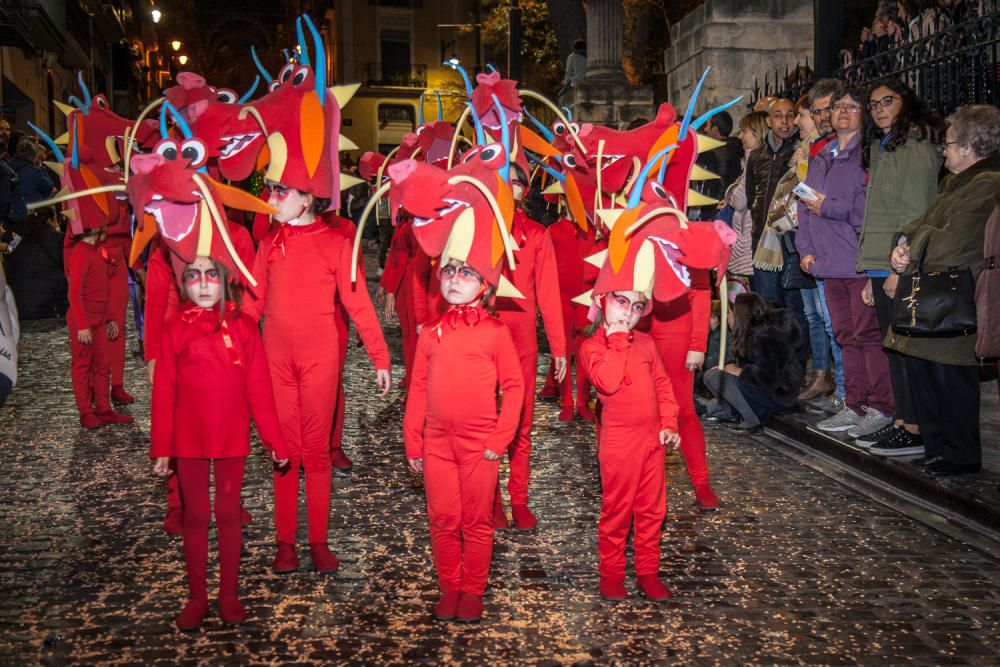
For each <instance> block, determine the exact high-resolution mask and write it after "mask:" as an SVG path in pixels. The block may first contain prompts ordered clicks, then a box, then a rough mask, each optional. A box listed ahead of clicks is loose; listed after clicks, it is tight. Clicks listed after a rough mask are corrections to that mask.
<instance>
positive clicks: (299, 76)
mask: <svg viewBox="0 0 1000 667" xmlns="http://www.w3.org/2000/svg"><path fill="white" fill-rule="evenodd" d="M307 76H309V68H308V67H300V68H299V69H298V70H296V71H295V76H294V77H293V78H292V85H293V86H301V85H302V82H303V81H305V80H306V77H307Z"/></svg>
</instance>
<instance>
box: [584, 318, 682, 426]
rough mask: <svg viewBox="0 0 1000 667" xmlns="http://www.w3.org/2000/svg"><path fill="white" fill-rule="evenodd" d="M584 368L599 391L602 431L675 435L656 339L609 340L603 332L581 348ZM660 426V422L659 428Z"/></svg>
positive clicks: (619, 336) (636, 334)
mask: <svg viewBox="0 0 1000 667" xmlns="http://www.w3.org/2000/svg"><path fill="white" fill-rule="evenodd" d="M580 363H582V364H583V367H584V368H585V369H586V371H587V377H589V378H590V381H591V382H592V383H593V385H594V387H596V388H597V391H598V394H599V397H600V399H601V403H602V404H603V409H602V411H601V428H602V429H603V428H622V429H633V428H641V427H642V425H643V424H644V423H646V422H648V421H650V420H653V421H654V423H658V426H659V430H661V431H662V430H664V429H670V430H677V414H678V407H677V401H676V399H675V398H674V391H673V387H672V386H671V384H670V378H668V377H667V372H666V371H665V370H664V368H663V362H662V361H661V360H660V355H659V354H658V353H657V352H656V345H655V344H654V343H653V339H652V338H651V337H650V336H649V335H647V334H644V333H642V332H641V331H635V330H633V331H630V332H628V333H625V332H618V333H615V334H612V335H611V336H608V335H607V334H606V331H605V329H604V327H601V328H600V329H598V330H597V332H596V333H594V335H593V336H591V337H590V338H588V339H587V340H586V341H584V343H583V345H581V346H580ZM657 420H658V422H657Z"/></svg>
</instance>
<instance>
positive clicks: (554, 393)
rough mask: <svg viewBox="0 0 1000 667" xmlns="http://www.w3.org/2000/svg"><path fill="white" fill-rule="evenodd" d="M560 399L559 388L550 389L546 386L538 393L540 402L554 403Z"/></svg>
mask: <svg viewBox="0 0 1000 667" xmlns="http://www.w3.org/2000/svg"><path fill="white" fill-rule="evenodd" d="M557 398H559V387H550V386H549V385H545V386H544V387H542V390H541V391H540V392H538V400H540V401H554V400H555V399H557Z"/></svg>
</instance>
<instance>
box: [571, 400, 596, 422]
mask: <svg viewBox="0 0 1000 667" xmlns="http://www.w3.org/2000/svg"><path fill="white" fill-rule="evenodd" d="M576 411H577V412H579V413H580V419H582V420H583V421H585V422H593V421H597V415H595V414H594V411H593V410H591V409H590V406H589V405H587V404H586V403H584V404H583V405H578V406H576Z"/></svg>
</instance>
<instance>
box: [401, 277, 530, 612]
mask: <svg viewBox="0 0 1000 667" xmlns="http://www.w3.org/2000/svg"><path fill="white" fill-rule="evenodd" d="M440 285H441V293H442V295H443V296H444V298H445V300H446V301H447V302H448V303H449V304H450V307H449V308H448V310H447V312H445V314H444V316H443V317H442V318H441V319H440V320H439V321H438V322H436V323H433V324H428V325H426V326H424V327H423V329H422V330H421V332H420V337H419V339H418V341H417V350H416V358H415V360H414V364H413V375H412V377H411V380H410V388H409V396H408V398H407V402H406V415H405V417H404V418H403V437H404V440H405V442H406V458H407V460H408V461H409V463H410V466H411V467H412V468H413V470H414V471H416V472H418V473H421V472H422V473H423V475H424V487H425V489H426V492H427V515H428V522H429V524H430V533H431V548H432V550H433V552H434V567H435V569H436V570H437V574H438V586H439V588H440V589H441V599H440V601H439V602H438V604H437V606H436V607H435V608H434V616H435V617H436V618H437V619H439V620H443V621H445V620H458V621H460V622H476V621H478V620H479V619H480V617H481V616H482V611H483V604H482V596H483V592H484V591H485V590H486V580H487V576H488V574H489V569H490V560H491V558H492V555H493V519H492V516H491V510H492V503H493V497H494V489H496V487H497V477H498V473H499V459H500V457H501V456H503V453H504V452H505V451H506V450H507V447H508V446H509V445H510V443H511V440H512V439H513V438H514V434H515V432H516V430H517V425H518V417H519V415H520V411H521V405H522V404H523V402H524V393H525V386H524V379H523V375H522V372H521V369H520V368H519V365H518V355H517V350H516V349H515V348H514V343H513V340H512V338H511V335H510V331H509V330H508V328H507V326H506V325H504V324H503V323H502V322H501V321H500V320H498V319H497V318H496V317H494V316H493V315H491V314H490V313H489V312H487V310H486V308H485V305H484V303H485V302H486V301H488V300H489V298H490V296H491V295H492V293H493V288H492V287H490V286H488V285H487V283H486V282H485V280H484V279H483V277H482V276H481V275H480V274H479V273H478V272H476V271H475V270H474V269H472V268H471V267H469V266H468V265H467V264H464V263H461V262H458V261H456V260H452V261H451V262H449V263H448V264H447V265H446V266H445V267H444V268H443V269H442V270H441V271H440ZM498 387H499V389H500V390H501V391H502V392H503V402H502V405H501V407H500V410H499V413H498V411H497V388H498Z"/></svg>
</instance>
